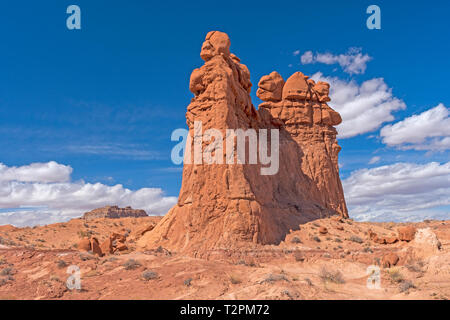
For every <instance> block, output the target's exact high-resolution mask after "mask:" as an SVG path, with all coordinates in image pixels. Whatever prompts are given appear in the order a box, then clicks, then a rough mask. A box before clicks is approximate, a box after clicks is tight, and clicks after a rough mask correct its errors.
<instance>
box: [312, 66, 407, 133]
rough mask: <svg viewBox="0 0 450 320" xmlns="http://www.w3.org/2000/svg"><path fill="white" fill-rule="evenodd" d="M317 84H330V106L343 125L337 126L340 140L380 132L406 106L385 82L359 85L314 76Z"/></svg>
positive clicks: (352, 82) (376, 80)
mask: <svg viewBox="0 0 450 320" xmlns="http://www.w3.org/2000/svg"><path fill="white" fill-rule="evenodd" d="M312 78H313V79H314V80H316V81H318V80H321V81H326V82H329V83H330V85H331V87H330V98H331V101H330V102H329V105H330V106H331V107H332V108H334V109H335V110H336V111H338V112H339V113H340V114H341V117H342V123H341V124H340V125H339V126H337V130H338V132H339V138H350V137H354V136H357V135H359V134H363V133H367V132H372V131H375V130H377V129H378V128H379V127H380V126H381V125H382V124H383V123H384V122H389V121H393V120H394V116H393V115H392V112H393V111H396V110H399V109H405V108H406V105H405V103H404V102H403V101H402V100H400V99H398V98H396V97H394V96H393V95H392V90H391V89H390V88H389V87H388V86H387V84H386V83H385V82H384V80H383V78H374V79H371V80H367V81H364V82H363V83H362V84H361V85H358V84H357V83H356V82H355V81H353V80H351V81H349V82H347V81H344V80H341V79H339V78H336V77H324V76H323V75H322V73H321V72H318V73H316V74H314V75H313V76H312Z"/></svg>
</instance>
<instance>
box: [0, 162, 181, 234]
mask: <svg viewBox="0 0 450 320" xmlns="http://www.w3.org/2000/svg"><path fill="white" fill-rule="evenodd" d="M71 173H72V168H71V167H69V166H65V165H61V164H58V163H56V162H49V163H34V164H31V165H29V166H23V167H7V166H5V165H4V164H0V208H1V209H0V225H1V224H14V225H17V226H25V225H34V224H48V223H54V222H60V221H66V220H69V219H71V218H76V217H79V216H81V215H82V214H83V213H84V212H86V211H89V210H92V209H94V208H98V207H101V206H105V205H118V206H131V207H133V208H138V209H144V210H146V211H147V213H148V214H153V215H161V214H165V213H166V212H167V210H168V209H170V207H172V206H173V205H174V204H175V203H176V201H177V198H176V197H165V196H164V193H163V191H162V190H161V189H159V188H142V189H139V190H136V191H132V190H129V189H127V188H124V187H123V186H122V185H120V184H117V185H114V186H108V185H104V184H101V183H93V184H92V183H86V182H84V181H76V182H72V181H70V174H71Z"/></svg>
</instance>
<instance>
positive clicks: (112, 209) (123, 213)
mask: <svg viewBox="0 0 450 320" xmlns="http://www.w3.org/2000/svg"><path fill="white" fill-rule="evenodd" d="M147 216H148V215H147V213H146V212H145V211H144V210H137V209H132V208H131V207H126V208H119V207H118V206H106V207H103V208H98V209H94V210H92V211H89V212H86V213H85V214H84V215H83V219H86V220H92V219H98V218H111V219H113V218H115V219H117V218H126V217H133V218H138V217H147Z"/></svg>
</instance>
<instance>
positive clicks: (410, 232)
mask: <svg viewBox="0 0 450 320" xmlns="http://www.w3.org/2000/svg"><path fill="white" fill-rule="evenodd" d="M397 232H398V239H399V240H401V241H411V240H413V239H414V235H415V233H416V228H415V227H413V226H405V227H398V228H397Z"/></svg>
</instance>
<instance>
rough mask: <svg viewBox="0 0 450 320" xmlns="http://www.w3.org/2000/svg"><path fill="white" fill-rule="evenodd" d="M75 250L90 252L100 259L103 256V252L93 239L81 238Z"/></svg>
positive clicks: (96, 240) (95, 239)
mask: <svg viewBox="0 0 450 320" xmlns="http://www.w3.org/2000/svg"><path fill="white" fill-rule="evenodd" d="M77 249H78V250H79V251H88V252H92V253H93V254H95V255H98V256H100V257H102V256H103V252H102V249H101V248H100V245H99V242H98V239H97V238H95V237H90V238H82V239H81V240H80V241H79V242H78V244H77Z"/></svg>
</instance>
